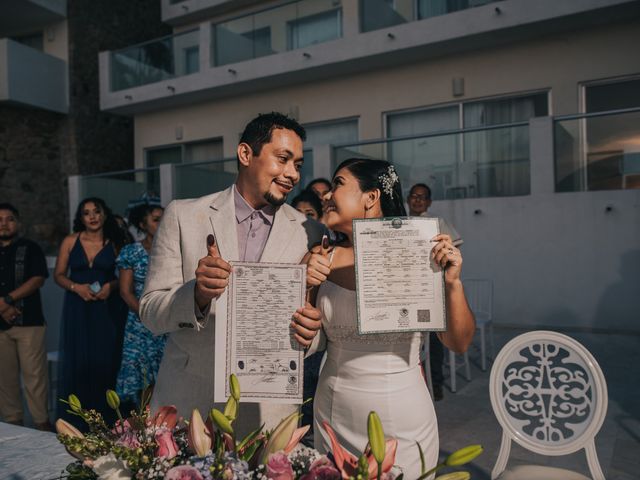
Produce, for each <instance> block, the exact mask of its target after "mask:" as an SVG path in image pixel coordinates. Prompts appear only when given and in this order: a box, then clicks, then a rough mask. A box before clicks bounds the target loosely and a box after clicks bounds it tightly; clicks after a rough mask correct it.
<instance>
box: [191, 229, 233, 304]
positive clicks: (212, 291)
mask: <svg viewBox="0 0 640 480" xmlns="http://www.w3.org/2000/svg"><path fill="white" fill-rule="evenodd" d="M230 274H231V265H229V263H227V262H226V261H224V260H223V259H222V258H221V257H220V252H219V251H218V246H217V245H216V238H215V237H214V236H213V235H212V234H209V235H207V255H206V256H205V257H203V258H201V259H200V261H199V262H198V268H197V270H196V288H195V297H196V304H197V305H198V308H199V309H200V311H201V312H202V311H203V310H205V309H206V308H207V307H208V306H209V304H210V303H211V300H215V299H217V298H218V297H219V296H220V295H222V294H223V293H224V289H225V288H227V285H228V284H229V275H230Z"/></svg>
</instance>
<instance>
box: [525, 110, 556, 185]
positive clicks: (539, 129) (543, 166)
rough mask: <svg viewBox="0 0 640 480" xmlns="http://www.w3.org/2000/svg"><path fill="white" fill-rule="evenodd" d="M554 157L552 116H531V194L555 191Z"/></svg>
mask: <svg viewBox="0 0 640 480" xmlns="http://www.w3.org/2000/svg"><path fill="white" fill-rule="evenodd" d="M554 159H555V153H554V144H553V117H538V118H532V119H531V120H530V121H529V162H530V172H531V195H539V194H549V193H553V192H555V189H556V187H555V161H554Z"/></svg>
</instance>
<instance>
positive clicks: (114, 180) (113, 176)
mask: <svg viewBox="0 0 640 480" xmlns="http://www.w3.org/2000/svg"><path fill="white" fill-rule="evenodd" d="M79 195H80V199H82V198H86V197H99V198H102V199H103V200H104V201H105V202H106V203H107V205H108V206H109V208H111V210H112V211H113V212H114V213H117V214H119V215H125V214H126V212H127V209H128V208H129V207H130V206H131V205H134V204H136V202H139V201H140V199H141V198H142V197H143V195H145V196H146V197H147V198H157V199H159V197H160V169H159V168H158V167H154V168H144V169H140V170H127V171H123V172H112V173H106V174H99V175H87V176H82V177H80V189H79Z"/></svg>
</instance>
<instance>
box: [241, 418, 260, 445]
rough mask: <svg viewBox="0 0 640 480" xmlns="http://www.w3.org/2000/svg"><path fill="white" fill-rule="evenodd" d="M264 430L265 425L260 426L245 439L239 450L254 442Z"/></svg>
mask: <svg viewBox="0 0 640 480" xmlns="http://www.w3.org/2000/svg"><path fill="white" fill-rule="evenodd" d="M263 428H264V423H263V424H262V425H260V426H259V427H258V428H256V429H255V430H254V431H253V432H251V433H249V434H248V435H247V436H246V437H244V438H243V439H242V441H241V442H240V443H239V444H238V450H239V451H240V450H242V449H243V448H244V447H245V446H247V445H248V444H249V443H250V442H251V441H253V440H254V439H255V438H256V437H257V436H258V435H260V432H262V429H263Z"/></svg>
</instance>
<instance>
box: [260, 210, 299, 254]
mask: <svg viewBox="0 0 640 480" xmlns="http://www.w3.org/2000/svg"><path fill="white" fill-rule="evenodd" d="M294 236H295V217H294V216H293V215H290V213H289V212H288V211H287V210H286V209H285V208H283V207H280V208H278V210H277V211H276V214H275V216H274V219H273V226H272V227H271V232H270V233H269V238H268V239H267V244H266V245H265V247H264V250H263V251H262V256H261V257H260V261H261V262H278V261H280V259H281V258H282V256H283V254H284V253H285V252H286V251H287V247H288V246H289V243H290V242H291V240H293V237H294Z"/></svg>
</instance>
